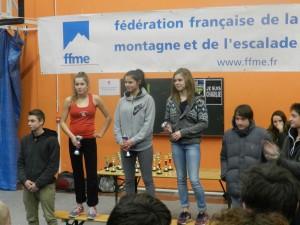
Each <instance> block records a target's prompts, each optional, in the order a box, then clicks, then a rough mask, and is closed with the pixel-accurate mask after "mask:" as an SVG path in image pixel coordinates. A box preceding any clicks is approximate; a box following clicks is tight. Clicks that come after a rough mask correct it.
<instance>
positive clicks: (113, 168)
mask: <svg viewBox="0 0 300 225" xmlns="http://www.w3.org/2000/svg"><path fill="white" fill-rule="evenodd" d="M111 162H112V168H111V170H110V172H116V166H115V157H114V156H113V157H111Z"/></svg>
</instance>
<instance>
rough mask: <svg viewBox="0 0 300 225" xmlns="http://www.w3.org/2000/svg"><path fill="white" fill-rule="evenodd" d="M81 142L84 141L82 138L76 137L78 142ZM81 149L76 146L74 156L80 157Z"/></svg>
mask: <svg viewBox="0 0 300 225" xmlns="http://www.w3.org/2000/svg"><path fill="white" fill-rule="evenodd" d="M81 140H82V136H79V135H77V136H76V141H79V142H80V141H81ZM79 148H80V147H77V146H76V149H75V151H74V155H80V151H79Z"/></svg>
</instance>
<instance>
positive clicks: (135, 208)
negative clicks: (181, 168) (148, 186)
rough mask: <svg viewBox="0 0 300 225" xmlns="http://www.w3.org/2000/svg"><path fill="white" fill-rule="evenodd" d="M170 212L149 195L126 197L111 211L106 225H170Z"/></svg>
mask: <svg viewBox="0 0 300 225" xmlns="http://www.w3.org/2000/svg"><path fill="white" fill-rule="evenodd" d="M171 220H172V217H171V212H170V210H169V209H168V208H167V206H166V205H165V204H164V203H162V202H161V201H160V200H159V199H157V198H155V197H153V196H151V195H149V194H135V195H127V196H124V197H122V198H121V199H120V201H119V203H118V204H117V205H116V206H115V207H114V209H113V210H112V212H111V214H110V216H109V218H108V221H107V225H120V224H122V225H170V224H171Z"/></svg>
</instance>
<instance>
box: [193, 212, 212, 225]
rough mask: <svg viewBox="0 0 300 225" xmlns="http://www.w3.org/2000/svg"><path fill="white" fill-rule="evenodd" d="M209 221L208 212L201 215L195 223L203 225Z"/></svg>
mask: <svg viewBox="0 0 300 225" xmlns="http://www.w3.org/2000/svg"><path fill="white" fill-rule="evenodd" d="M208 221H209V216H208V214H207V212H202V213H199V214H198V216H197V219H196V222H195V225H203V224H206V223H207V222H208Z"/></svg>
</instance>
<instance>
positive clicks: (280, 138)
mask: <svg viewBox="0 0 300 225" xmlns="http://www.w3.org/2000/svg"><path fill="white" fill-rule="evenodd" d="M288 129H289V123H288V122H287V119H286V116H285V114H284V112H282V111H280V110H277V111H275V112H273V114H272V116H271V123H270V125H269V127H268V129H267V131H268V132H269V134H270V135H271V137H272V139H273V141H274V143H275V144H276V145H277V146H278V147H279V148H282V145H283V142H284V140H285V138H286V136H287V135H288Z"/></svg>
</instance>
